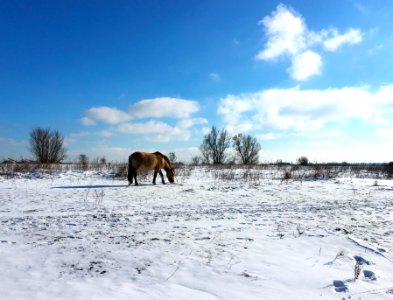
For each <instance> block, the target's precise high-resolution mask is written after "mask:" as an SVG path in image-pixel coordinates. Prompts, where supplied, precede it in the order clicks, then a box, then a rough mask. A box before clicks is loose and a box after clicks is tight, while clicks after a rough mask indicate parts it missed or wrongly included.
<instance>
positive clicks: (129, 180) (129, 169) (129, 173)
mask: <svg viewBox="0 0 393 300" xmlns="http://www.w3.org/2000/svg"><path fill="white" fill-rule="evenodd" d="M127 177H128V185H131V184H132V179H133V177H134V167H133V166H132V162H131V157H130V158H129V159H128V176H127Z"/></svg>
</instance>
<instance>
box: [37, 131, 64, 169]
mask: <svg viewBox="0 0 393 300" xmlns="http://www.w3.org/2000/svg"><path fill="white" fill-rule="evenodd" d="M63 143H64V137H63V136H62V135H61V134H60V132H59V131H57V130H55V131H51V130H50V129H49V128H48V129H44V128H40V127H37V128H34V129H33V130H32V131H31V132H30V151H31V153H32V154H33V156H34V158H35V159H36V161H37V162H39V163H43V164H48V163H60V162H61V161H62V160H64V159H65V158H66V150H65V148H64V145H63Z"/></svg>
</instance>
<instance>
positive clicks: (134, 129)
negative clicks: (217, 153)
mask: <svg viewBox="0 0 393 300" xmlns="http://www.w3.org/2000/svg"><path fill="white" fill-rule="evenodd" d="M118 131H119V132H121V133H126V134H145V135H146V139H147V140H149V141H156V142H169V141H172V140H188V139H189V138H190V133H189V131H188V130H185V129H183V128H180V127H177V126H176V127H173V126H170V125H168V124H166V123H164V122H158V121H153V120H151V121H148V122H145V123H124V124H121V125H119V127H118Z"/></svg>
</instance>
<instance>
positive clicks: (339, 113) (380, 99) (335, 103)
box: [217, 85, 393, 138]
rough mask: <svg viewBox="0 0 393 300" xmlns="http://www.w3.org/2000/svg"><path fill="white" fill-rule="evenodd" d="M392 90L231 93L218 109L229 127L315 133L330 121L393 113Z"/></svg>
mask: <svg viewBox="0 0 393 300" xmlns="http://www.w3.org/2000/svg"><path fill="white" fill-rule="evenodd" d="M392 89H393V85H388V86H382V87H380V88H379V89H378V90H377V91H375V92H371V91H369V89H367V88H366V87H344V88H336V89H325V90H317V89H315V90H302V89H300V88H291V89H268V90H263V91H260V92H256V93H249V94H240V95H228V96H226V97H225V98H222V99H221V100H220V104H219V107H218V111H217V112H218V114H219V115H221V117H222V118H223V120H224V122H225V124H226V126H227V128H232V129H235V130H236V129H239V128H241V129H243V130H239V131H245V130H244V128H246V129H247V128H248V130H264V131H268V132H269V131H273V132H276V131H289V132H313V131H314V132H315V131H317V130H320V129H321V128H322V127H323V126H324V125H326V124H329V123H340V122H343V121H345V120H348V119H353V118H356V119H359V120H361V121H362V122H368V123H373V122H374V120H375V118H376V117H377V116H382V115H383V114H387V113H391V112H393V93H392ZM239 108H240V109H239ZM335 133H337V132H335ZM271 138H274V135H271Z"/></svg>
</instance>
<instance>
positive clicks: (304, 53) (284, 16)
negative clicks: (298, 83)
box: [256, 4, 362, 80]
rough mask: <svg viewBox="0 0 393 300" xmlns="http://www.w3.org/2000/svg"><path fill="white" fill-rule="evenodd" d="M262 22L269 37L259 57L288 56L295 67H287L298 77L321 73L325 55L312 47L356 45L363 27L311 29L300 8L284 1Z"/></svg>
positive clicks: (327, 47)
mask: <svg viewBox="0 0 393 300" xmlns="http://www.w3.org/2000/svg"><path fill="white" fill-rule="evenodd" d="M258 24H259V25H262V26H263V27H264V29H265V33H266V38H267V40H266V43H265V47H264V49H263V50H261V51H260V52H259V53H258V54H257V55H256V59H257V60H266V61H269V60H276V59H278V58H280V57H288V58H289V59H290V60H291V67H290V68H288V70H287V71H288V72H289V74H290V76H291V77H292V78H293V79H295V80H306V79H308V78H309V77H311V76H314V75H318V74H320V72H321V66H322V57H321V55H320V54H318V53H316V52H315V51H316V50H314V49H313V51H312V50H311V49H312V48H313V47H315V46H317V45H322V47H323V48H324V49H325V50H327V51H330V52H334V51H336V50H337V49H338V48H340V47H341V46H343V45H344V44H352V45H354V44H358V43H360V42H361V41H362V33H361V31H360V30H359V29H354V28H350V29H348V30H347V31H346V32H344V33H342V34H340V33H339V31H338V30H337V29H336V28H330V29H324V30H322V31H320V32H315V31H313V30H310V29H308V28H307V24H306V22H305V20H304V19H303V17H302V16H301V15H300V14H299V13H298V12H296V11H295V10H293V9H292V8H290V7H287V6H286V5H284V4H280V5H278V6H277V9H276V10H275V11H273V12H272V14H271V15H270V16H266V17H265V18H263V19H262V21H260V22H259V23H258Z"/></svg>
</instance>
